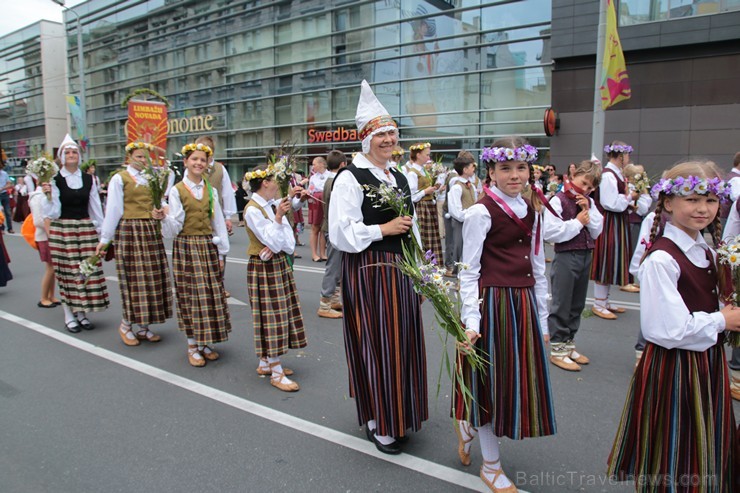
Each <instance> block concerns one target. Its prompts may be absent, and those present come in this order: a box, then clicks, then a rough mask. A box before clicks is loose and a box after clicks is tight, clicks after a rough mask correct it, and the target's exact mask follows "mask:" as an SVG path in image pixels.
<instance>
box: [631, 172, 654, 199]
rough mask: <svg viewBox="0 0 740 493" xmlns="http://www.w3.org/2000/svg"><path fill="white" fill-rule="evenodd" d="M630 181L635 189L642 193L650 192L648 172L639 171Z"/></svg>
mask: <svg viewBox="0 0 740 493" xmlns="http://www.w3.org/2000/svg"><path fill="white" fill-rule="evenodd" d="M630 183H631V184H632V185H634V187H635V191H637V193H639V194H640V195H642V194H645V193H650V178H648V175H647V173H644V172H643V173H637V174H636V175H635V176H633V177H632V180H631V182H630Z"/></svg>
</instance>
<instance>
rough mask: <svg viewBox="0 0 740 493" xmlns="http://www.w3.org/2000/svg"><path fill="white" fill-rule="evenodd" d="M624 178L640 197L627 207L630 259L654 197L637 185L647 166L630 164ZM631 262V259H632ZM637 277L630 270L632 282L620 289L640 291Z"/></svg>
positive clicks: (623, 171) (632, 291) (626, 168)
mask: <svg viewBox="0 0 740 493" xmlns="http://www.w3.org/2000/svg"><path fill="white" fill-rule="evenodd" d="M622 173H623V174H624V178H625V180H626V181H627V187H628V188H629V191H630V193H632V192H635V191H636V192H637V193H638V195H639V197H638V198H637V200H636V201H635V203H634V204H633V205H630V206H629V207H628V208H627V211H628V213H629V215H628V216H627V223H628V225H629V230H630V259H631V258H632V254H633V253H634V252H635V250H636V249H637V239H638V237H639V236H640V226H641V225H642V221H643V219H644V218H645V216H646V215H647V214H648V212H650V206H651V205H652V204H653V199H652V198H651V197H650V192H649V191H648V190H644V191H640V190H637V187H636V186H635V181H637V180H638V179H639V177H640V176H642V175H643V174H644V173H645V167H644V166H642V165H640V164H628V165H627V166H625V167H624V169H623V170H622ZM630 263H631V261H630ZM635 279H636V278H635V277H634V276H633V275H632V273H631V272H630V281H631V282H630V283H629V284H626V285H624V286H621V287H620V288H619V289H620V291H625V292H627V293H639V292H640V283H639V281H636V280H635Z"/></svg>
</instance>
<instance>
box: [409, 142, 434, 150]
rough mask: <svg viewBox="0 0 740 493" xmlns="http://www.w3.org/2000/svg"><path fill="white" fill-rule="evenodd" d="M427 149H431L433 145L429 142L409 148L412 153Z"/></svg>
mask: <svg viewBox="0 0 740 493" xmlns="http://www.w3.org/2000/svg"><path fill="white" fill-rule="evenodd" d="M427 147H429V148H431V147H432V144H431V143H429V142H423V143H421V144H416V145H412V146H411V147H409V150H410V151H423V150H424V149H426V148H427Z"/></svg>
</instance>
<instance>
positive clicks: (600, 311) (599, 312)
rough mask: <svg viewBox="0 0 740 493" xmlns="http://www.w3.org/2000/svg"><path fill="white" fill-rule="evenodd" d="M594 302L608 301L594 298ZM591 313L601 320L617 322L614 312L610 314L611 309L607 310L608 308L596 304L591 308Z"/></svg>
mask: <svg viewBox="0 0 740 493" xmlns="http://www.w3.org/2000/svg"><path fill="white" fill-rule="evenodd" d="M594 300H596V301H606V298H603V299H601V298H594ZM607 306H608V305H607ZM591 313H593V314H594V315H596V316H597V317H599V318H603V319H604V320H616V319H617V316H616V315H614V314H613V313H612V312H610V311H609V309H608V308H606V306H604V307H600V306H597V305H596V303H594V305H593V306H592V307H591Z"/></svg>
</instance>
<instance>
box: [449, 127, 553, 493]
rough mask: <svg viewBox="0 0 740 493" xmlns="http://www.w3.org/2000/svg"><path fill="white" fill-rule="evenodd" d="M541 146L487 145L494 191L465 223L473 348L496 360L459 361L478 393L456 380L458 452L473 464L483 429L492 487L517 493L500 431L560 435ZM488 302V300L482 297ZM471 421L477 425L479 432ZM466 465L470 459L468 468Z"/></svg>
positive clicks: (465, 294)
mask: <svg viewBox="0 0 740 493" xmlns="http://www.w3.org/2000/svg"><path fill="white" fill-rule="evenodd" d="M536 159H537V149H535V148H534V147H532V146H530V145H528V144H527V142H526V141H525V140H524V139H522V138H520V137H511V138H504V139H498V140H496V141H495V142H494V143H493V147H489V148H484V149H483V153H482V156H481V160H482V161H483V162H484V163H485V164H486V165H487V167H488V175H489V177H490V180H491V183H492V185H491V187H490V188H485V189H484V192H485V194H486V195H485V196H484V197H483V198H482V199H480V200H479V201H478V203H477V204H475V205H473V206H472V207H470V208H469V209H468V210H467V212H466V215H465V222H464V223H463V254H462V262H463V263H465V264H467V265H469V266H470V267H469V268H468V269H462V270H461V271H460V274H459V278H460V296H461V298H462V313H461V316H462V321H463V322H464V323H465V327H466V331H465V335H466V336H467V337H468V340H469V343H468V344H467V346H468V348H469V347H470V346H471V345H472V344H474V345H475V347H476V348H477V349H478V350H480V351H481V354H482V355H483V356H484V357H485V358H487V359H488V360H489V362H490V365H489V366H488V367H487V369H486V371H485V372H482V373H481V372H477V371H475V370H474V369H473V368H472V367H471V366H470V364H469V363H468V361H467V358H461V359H459V360H458V364H462V367H458V370H457V371H456V373H458V372H459V374H461V375H462V378H463V379H464V381H465V382H466V386H467V388H469V389H470V392H471V394H472V399H471V397H470V396H467V395H464V394H463V393H462V392H461V389H460V387H459V386H458V385H456V386H455V395H454V400H453V412H454V416H455V418H456V419H457V420H459V421H460V423H459V427H458V454H459V455H460V459H461V461H462V462H463V464H466V462H467V464H469V463H470V458H469V448H468V447H469V444H470V442H471V441H472V439H473V437H474V435H475V430H474V428H477V431H478V437H479V438H480V446H481V453H482V455H483V465H482V467H481V470H480V477H481V479H482V480H483V482H484V483H485V484H486V485H487V486H488V487H489V488H490V489H491V490H492V491H499V492H507V493H508V492H515V491H517V489H516V487H515V486H514V485H513V484H512V482H511V481H510V480H509V479H508V478H507V477H506V475H505V474H504V472H503V470H502V467H501V457H500V454H499V445H498V440H499V437H502V436H507V437H509V438H512V439H514V440H521V439H524V438H531V437H543V436H548V435H553V434H554V433H555V413H554V410H553V402H552V392H551V389H550V376H549V373H548V366H547V357H548V355H547V352H546V349H545V344H546V343H547V341H548V328H547V317H548V310H547V279H546V278H545V256H544V246H543V240H542V234H541V216H540V213H539V212H537V210H538V209H539V207H540V205H541V203H540V202H541V200H540V194H538V193H534V194H532V202H530V201H529V200H525V199H524V198H522V195H521V194H522V192H523V191H524V190H525V187H527V185H529V186H530V187H534V176H533V175H532V169H531V166H532V163H533V162H534V161H535V160H536ZM479 300H482V303H479ZM471 426H472V427H473V428H472V429H471ZM467 464H466V465H467Z"/></svg>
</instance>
